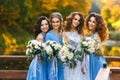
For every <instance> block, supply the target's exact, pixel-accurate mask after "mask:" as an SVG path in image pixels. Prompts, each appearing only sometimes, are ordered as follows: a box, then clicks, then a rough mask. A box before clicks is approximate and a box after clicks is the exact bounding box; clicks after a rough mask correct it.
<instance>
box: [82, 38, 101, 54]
mask: <svg viewBox="0 0 120 80" xmlns="http://www.w3.org/2000/svg"><path fill="white" fill-rule="evenodd" d="M81 48H82V51H83V52H85V53H88V54H90V53H94V54H96V55H99V54H100V43H99V41H98V40H97V39H96V38H93V37H86V38H85V39H83V40H82V42H81Z"/></svg>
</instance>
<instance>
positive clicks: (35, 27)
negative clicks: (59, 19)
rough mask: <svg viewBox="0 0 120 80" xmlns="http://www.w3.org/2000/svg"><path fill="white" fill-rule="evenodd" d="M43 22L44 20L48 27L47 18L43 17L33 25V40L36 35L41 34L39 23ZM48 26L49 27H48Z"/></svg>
mask: <svg viewBox="0 0 120 80" xmlns="http://www.w3.org/2000/svg"><path fill="white" fill-rule="evenodd" d="M43 20H46V21H47V22H48V25H49V20H48V18H47V17H45V16H41V17H39V18H38V20H37V22H36V24H35V26H34V29H33V32H34V38H35V39H36V37H37V35H38V34H39V33H41V32H42V31H41V22H42V21H43ZM49 26H50V25H49ZM49 30H50V27H49ZM49 30H48V31H49Z"/></svg>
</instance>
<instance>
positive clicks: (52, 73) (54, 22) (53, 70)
mask: <svg viewBox="0 0 120 80" xmlns="http://www.w3.org/2000/svg"><path fill="white" fill-rule="evenodd" d="M62 22H63V18H62V16H61V14H60V13H58V12H54V13H52V14H51V16H50V26H51V28H52V30H51V31H49V32H48V33H47V34H46V38H45V41H48V40H50V41H56V42H57V43H59V44H62V34H61V28H62ZM47 70H48V71H47V77H48V79H47V80H64V74H63V66H62V64H61V63H58V59H57V58H56V57H54V59H53V60H52V61H49V60H48V64H47Z"/></svg>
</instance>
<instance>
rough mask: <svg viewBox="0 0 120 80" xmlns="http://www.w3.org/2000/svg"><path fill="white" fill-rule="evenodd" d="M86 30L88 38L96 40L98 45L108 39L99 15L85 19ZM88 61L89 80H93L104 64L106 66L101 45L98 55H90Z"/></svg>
mask: <svg viewBox="0 0 120 80" xmlns="http://www.w3.org/2000/svg"><path fill="white" fill-rule="evenodd" d="M86 28H87V30H88V32H89V36H91V37H94V38H96V39H98V41H99V42H100V44H101V42H103V41H105V40H106V39H107V38H108V28H107V26H106V24H105V22H104V19H103V18H102V16H101V15H100V14H97V13H91V14H89V15H88V17H87V18H86ZM89 59H90V61H89V64H90V80H95V78H96V76H97V74H98V72H99V70H100V68H103V67H104V64H106V60H105V58H104V56H103V51H102V45H101V48H100V54H98V55H95V54H94V53H91V54H90V58H89Z"/></svg>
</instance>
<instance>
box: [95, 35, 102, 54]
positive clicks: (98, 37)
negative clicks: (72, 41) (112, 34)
mask: <svg viewBox="0 0 120 80" xmlns="http://www.w3.org/2000/svg"><path fill="white" fill-rule="evenodd" d="M94 37H95V38H96V39H97V40H98V42H99V44H100V52H99V55H103V49H102V42H101V38H100V36H99V34H95V35H94Z"/></svg>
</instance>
